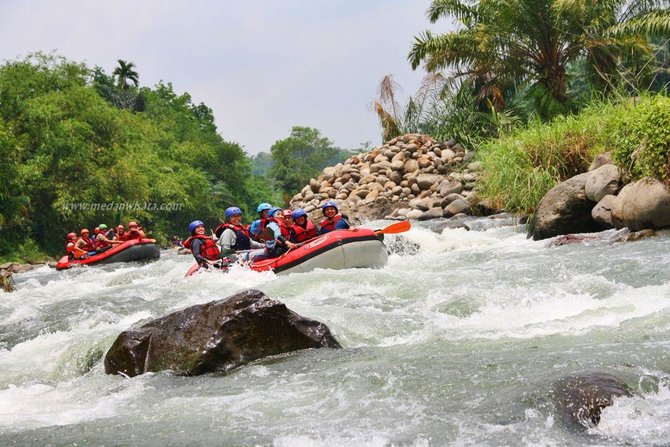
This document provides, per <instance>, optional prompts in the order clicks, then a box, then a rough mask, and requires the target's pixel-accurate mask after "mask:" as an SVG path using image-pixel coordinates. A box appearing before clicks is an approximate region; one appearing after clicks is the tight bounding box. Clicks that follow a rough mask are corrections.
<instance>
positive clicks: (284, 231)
mask: <svg viewBox="0 0 670 447" xmlns="http://www.w3.org/2000/svg"><path fill="white" fill-rule="evenodd" d="M270 222H274V223H276V224H277V225H278V226H279V230H280V231H281V235H282V236H284V237H285V238H286V239H288V238H289V236H290V235H291V233H290V232H289V230H288V228H287V227H286V225H284V223H283V222H279V221H278V220H277V219H275V218H274V217H268V218H267V219H262V220H261V233H262V232H263V230H265V229H266V228H267V227H268V224H269V223H270Z"/></svg>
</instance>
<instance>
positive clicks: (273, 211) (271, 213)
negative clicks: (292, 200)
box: [268, 206, 283, 217]
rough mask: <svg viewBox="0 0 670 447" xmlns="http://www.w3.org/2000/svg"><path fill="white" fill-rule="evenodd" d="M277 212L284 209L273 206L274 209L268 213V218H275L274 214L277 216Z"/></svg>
mask: <svg viewBox="0 0 670 447" xmlns="http://www.w3.org/2000/svg"><path fill="white" fill-rule="evenodd" d="M277 211H283V209H282V208H279V207H278V206H273V207H272V208H270V211H268V217H272V216H274V214H275V213H276V212H277Z"/></svg>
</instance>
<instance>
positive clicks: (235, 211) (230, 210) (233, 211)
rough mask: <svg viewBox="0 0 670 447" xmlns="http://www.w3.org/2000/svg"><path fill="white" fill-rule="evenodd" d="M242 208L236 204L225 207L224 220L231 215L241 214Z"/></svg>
mask: <svg viewBox="0 0 670 447" xmlns="http://www.w3.org/2000/svg"><path fill="white" fill-rule="evenodd" d="M241 215H242V210H241V209H239V208H238V207H236V206H231V207H230V208H226V220H229V219H230V218H231V217H232V216H241Z"/></svg>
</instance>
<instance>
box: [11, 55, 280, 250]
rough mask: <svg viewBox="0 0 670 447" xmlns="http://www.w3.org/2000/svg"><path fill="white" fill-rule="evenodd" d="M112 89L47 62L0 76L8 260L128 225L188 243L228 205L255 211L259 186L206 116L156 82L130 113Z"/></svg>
mask: <svg viewBox="0 0 670 447" xmlns="http://www.w3.org/2000/svg"><path fill="white" fill-rule="evenodd" d="M108 80H109V77H108V76H106V75H105V74H104V72H102V71H101V70H100V69H97V71H96V73H93V72H92V71H91V70H89V69H88V68H87V67H85V66H84V65H83V64H77V63H73V62H69V61H67V60H65V59H63V58H58V57H53V56H44V55H41V54H37V55H33V56H30V57H28V58H26V59H25V60H21V61H14V62H7V63H5V64H4V65H3V66H1V67H0V157H1V159H2V164H0V166H1V167H0V177H1V181H0V185H1V186H0V229H1V230H2V231H1V232H0V257H3V258H5V259H9V258H12V257H14V258H16V257H23V256H25V255H26V253H33V254H34V253H35V252H36V251H37V247H39V249H41V250H43V251H44V252H46V253H49V254H52V255H55V254H58V253H59V252H62V243H63V239H64V236H65V234H66V233H67V232H69V231H73V230H78V229H79V228H82V227H89V228H90V227H94V226H96V225H98V224H100V223H107V224H108V225H110V224H115V223H119V222H123V223H126V222H127V221H128V220H131V219H134V220H138V221H140V223H141V225H143V226H144V228H145V229H146V230H148V231H149V232H150V233H151V234H153V235H154V236H157V237H159V238H165V237H166V236H169V235H171V234H181V235H183V233H184V228H185V227H186V226H187V224H188V223H189V222H190V221H191V220H193V219H195V218H199V219H202V220H205V221H206V222H207V223H208V224H209V225H215V224H217V223H218V221H219V218H220V216H222V215H223V210H224V209H225V208H226V207H227V206H230V205H233V204H235V205H240V206H242V207H243V208H246V209H250V208H251V207H253V206H255V205H254V203H255V202H256V201H257V200H258V199H259V197H258V195H259V194H262V192H263V184H262V182H261V184H257V183H258V182H257V181H256V180H255V179H254V178H253V177H251V176H250V175H249V174H250V166H249V160H248V158H247V157H246V155H245V153H244V152H243V151H242V149H241V148H240V147H239V146H238V145H237V144H234V143H229V142H226V141H224V140H223V139H222V138H221V136H220V135H218V134H217V132H216V126H215V125H214V120H213V116H212V113H211V110H210V109H209V108H207V107H206V106H205V105H204V104H199V105H195V104H193V103H192V102H191V98H190V96H189V95H188V94H183V95H178V94H176V93H175V92H174V90H173V88H172V86H171V85H170V84H167V85H164V84H159V85H158V86H156V88H155V89H148V88H143V89H141V94H142V96H143V97H144V98H145V99H144V101H145V107H144V108H145V111H144V112H142V113H137V112H133V111H131V110H127V109H126V108H119V107H118V106H117V104H115V103H114V102H113V101H108V100H106V99H109V98H105V97H104V96H103V95H100V94H99V87H100V85H102V84H101V83H104V82H106V81H108ZM108 84H109V83H108ZM124 85H126V84H124ZM124 90H128V91H133V90H134V94H135V95H138V94H139V93H140V91H137V90H136V88H135V87H134V86H131V85H126V87H125V88H124ZM250 187H253V188H254V190H253V191H250ZM265 191H269V188H265ZM21 247H24V248H21Z"/></svg>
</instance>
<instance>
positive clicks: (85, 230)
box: [79, 228, 91, 236]
mask: <svg viewBox="0 0 670 447" xmlns="http://www.w3.org/2000/svg"><path fill="white" fill-rule="evenodd" d="M84 233H85V234H90V233H91V232H90V231H88V228H82V229H81V231H80V232H79V234H81V235H82V236H83V235H84Z"/></svg>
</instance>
